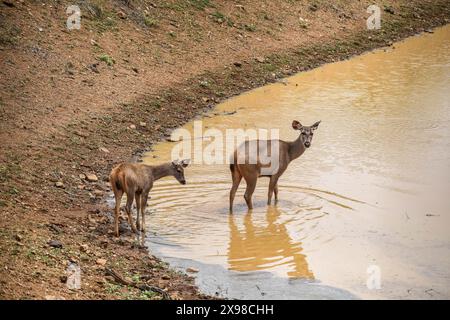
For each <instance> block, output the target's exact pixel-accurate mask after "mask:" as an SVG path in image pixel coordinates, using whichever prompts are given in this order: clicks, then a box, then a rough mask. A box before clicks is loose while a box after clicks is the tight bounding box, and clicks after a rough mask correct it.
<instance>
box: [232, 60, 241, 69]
mask: <svg viewBox="0 0 450 320" xmlns="http://www.w3.org/2000/svg"><path fill="white" fill-rule="evenodd" d="M233 64H234V65H235V66H236V67H238V68H240V67H242V62H239V61H236V62H235V63H233Z"/></svg>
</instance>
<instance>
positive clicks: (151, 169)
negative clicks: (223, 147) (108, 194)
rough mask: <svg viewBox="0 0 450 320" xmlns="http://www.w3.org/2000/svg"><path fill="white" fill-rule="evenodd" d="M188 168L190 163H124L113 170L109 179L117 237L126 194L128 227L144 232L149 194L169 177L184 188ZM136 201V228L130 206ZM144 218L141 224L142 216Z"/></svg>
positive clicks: (183, 161) (187, 161) (186, 161)
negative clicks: (122, 204)
mask: <svg viewBox="0 0 450 320" xmlns="http://www.w3.org/2000/svg"><path fill="white" fill-rule="evenodd" d="M188 165H189V160H182V161H178V160H176V161H173V162H168V163H164V164H161V165H158V166H149V165H146V164H143V163H122V164H119V165H118V166H116V167H115V168H113V169H112V171H111V174H110V176H109V182H110V183H111V187H112V190H113V192H114V197H115V200H116V206H115V210H114V233H115V235H116V236H117V237H118V236H119V214H120V202H121V200H122V196H123V194H124V193H126V195H127V204H126V206H125V211H126V212H127V215H128V223H129V224H130V226H131V229H132V230H133V232H137V229H139V230H140V231H145V214H144V212H145V208H146V206H147V201H148V194H149V192H150V190H151V189H152V187H153V183H154V182H155V181H156V180H158V179H161V178H163V177H166V176H173V177H175V179H177V180H178V182H180V183H181V184H186V179H185V178H184V168H186V167H187V166H188ZM134 199H136V209H137V219H136V227H137V228H136V227H135V226H134V223H133V217H132V210H131V206H132V204H133V200H134ZM140 215H142V224H141V223H140V221H139V216H140Z"/></svg>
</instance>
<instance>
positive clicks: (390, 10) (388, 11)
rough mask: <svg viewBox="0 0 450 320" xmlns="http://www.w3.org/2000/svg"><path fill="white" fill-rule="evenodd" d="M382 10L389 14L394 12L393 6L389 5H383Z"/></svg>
mask: <svg viewBox="0 0 450 320" xmlns="http://www.w3.org/2000/svg"><path fill="white" fill-rule="evenodd" d="M384 11H385V12H387V13H390V14H395V11H394V8H392V7H389V6H386V7H384Z"/></svg>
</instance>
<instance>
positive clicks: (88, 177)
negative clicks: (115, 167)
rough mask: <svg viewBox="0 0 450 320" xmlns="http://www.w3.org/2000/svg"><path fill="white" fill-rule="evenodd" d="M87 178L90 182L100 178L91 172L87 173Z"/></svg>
mask: <svg viewBox="0 0 450 320" xmlns="http://www.w3.org/2000/svg"><path fill="white" fill-rule="evenodd" d="M86 180H87V181H89V182H97V181H98V178H97V176H96V175H95V174H93V173H91V174H87V175H86Z"/></svg>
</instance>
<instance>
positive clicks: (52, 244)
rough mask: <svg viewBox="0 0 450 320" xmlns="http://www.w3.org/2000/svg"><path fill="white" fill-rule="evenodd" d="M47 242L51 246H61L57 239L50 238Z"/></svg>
mask: <svg viewBox="0 0 450 320" xmlns="http://www.w3.org/2000/svg"><path fill="white" fill-rule="evenodd" d="M47 244H48V245H49V246H50V247H53V248H59V249H61V248H62V247H63V245H62V243H61V241H58V240H50V241H49V242H47Z"/></svg>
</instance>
